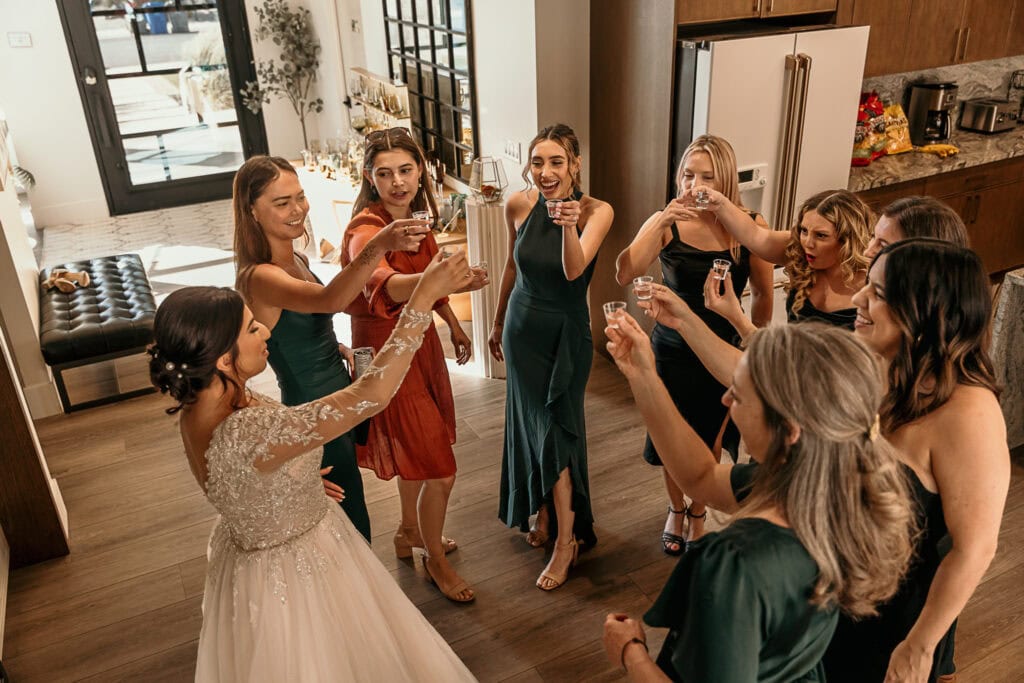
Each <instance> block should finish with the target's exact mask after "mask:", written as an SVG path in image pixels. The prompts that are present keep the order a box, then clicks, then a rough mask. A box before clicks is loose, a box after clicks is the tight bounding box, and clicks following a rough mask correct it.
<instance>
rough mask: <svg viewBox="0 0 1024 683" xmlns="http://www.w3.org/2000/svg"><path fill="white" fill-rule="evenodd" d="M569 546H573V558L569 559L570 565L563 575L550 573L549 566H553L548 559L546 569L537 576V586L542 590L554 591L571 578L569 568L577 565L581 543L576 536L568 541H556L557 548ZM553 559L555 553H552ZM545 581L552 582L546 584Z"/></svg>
mask: <svg viewBox="0 0 1024 683" xmlns="http://www.w3.org/2000/svg"><path fill="white" fill-rule="evenodd" d="M567 546H569V547H571V548H572V551H571V552H572V559H571V560H569V566H568V567H566V569H565V573H564V574H562V575H561V576H556V575H554V574H552V573H549V572H548V567H550V566H551V561H550V560H549V561H548V567H545V568H544V571H542V572H541V573H540V576H538V577H537V588H539V589H541V590H542V591H553V590H555V589H556V588H558V587H559V586H561V585H562V584H563V583H565V582H566V581H567V580H568V579H569V570H570V569H572V568H573V567H575V566H576V562H577V561H579V557H580V544H579V543H577V542H576V539H575V538H573V539H571V540H570V541H569V542H568V543H556V544H555V547H556V549H557V548H565V547H567ZM552 559H554V555H553V554H552ZM545 581H549V582H550V583H548V584H546V583H545Z"/></svg>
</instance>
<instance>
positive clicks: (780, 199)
mask: <svg viewBox="0 0 1024 683" xmlns="http://www.w3.org/2000/svg"><path fill="white" fill-rule="evenodd" d="M797 79H798V73H797V59H796V57H795V56H794V55H786V73H785V76H784V81H785V87H786V94H785V99H784V100H783V102H784V103H785V109H784V111H783V114H782V116H783V124H784V125H783V128H782V140H781V144H780V153H779V168H778V173H777V175H776V177H777V178H778V179H779V180H778V182H777V183H776V186H775V209H774V211H773V212H772V227H773V228H775V229H776V230H780V229H788V228H789V226H788V225H784V224H783V222H782V221H783V217H784V214H785V206H786V199H785V198H786V194H787V193H788V191H789V177H790V150H791V148H792V146H793V129H794V128H795V125H794V124H795V121H794V116H793V114H794V112H795V111H796V88H797Z"/></svg>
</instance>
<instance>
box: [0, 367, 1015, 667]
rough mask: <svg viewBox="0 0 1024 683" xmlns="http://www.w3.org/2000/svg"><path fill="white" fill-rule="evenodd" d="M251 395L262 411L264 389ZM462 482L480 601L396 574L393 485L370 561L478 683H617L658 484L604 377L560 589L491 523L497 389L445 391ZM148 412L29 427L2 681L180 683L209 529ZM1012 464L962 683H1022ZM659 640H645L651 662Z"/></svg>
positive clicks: (652, 571)
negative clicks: (575, 557)
mask: <svg viewBox="0 0 1024 683" xmlns="http://www.w3.org/2000/svg"><path fill="white" fill-rule="evenodd" d="M259 386H260V387H261V388H262V389H263V390H265V391H267V393H274V390H273V383H272V379H271V378H270V377H269V376H261V378H260V382H259ZM453 386H454V389H455V395H456V404H457V411H458V412H457V415H458V430H459V443H458V445H457V447H456V457H457V459H458V462H459V478H458V481H457V482H456V484H455V490H454V493H453V496H452V500H451V508H450V512H449V516H448V524H447V528H446V531H447V532H448V533H449V534H450V535H452V536H453V537H455V538H457V539H458V540H459V543H460V546H461V548H460V550H458V551H457V552H456V553H454V554H453V555H452V556H451V558H452V561H453V562H454V564H455V565H456V567H457V568H458V570H459V572H460V573H461V574H462V575H463V576H464V577H465V578H466V579H467V580H468V581H469V582H470V583H471V584H472V585H473V587H474V588H475V589H476V591H477V596H478V598H477V601H476V602H475V603H474V604H472V605H468V606H460V605H454V604H452V603H450V602H448V601H447V600H445V599H444V598H442V597H440V595H439V594H438V593H437V592H436V590H435V589H433V588H432V587H431V586H429V585H428V584H427V582H426V581H425V580H424V576H423V573H422V569H421V568H419V567H417V566H416V565H415V564H413V563H411V562H408V561H399V560H396V559H395V557H394V554H393V552H392V549H391V535H392V533H393V532H394V528H395V526H396V524H397V520H398V499H397V496H396V492H395V486H394V484H393V483H388V482H379V481H377V480H376V479H374V478H373V477H372V475H367V477H366V479H365V481H366V486H367V488H366V493H367V500H368V505H369V509H370V514H371V518H372V520H373V526H374V539H373V547H374V550H375V552H376V553H377V555H378V556H379V557H380V559H381V561H382V562H383V563H384V564H385V566H387V567H388V568H389V570H390V571H391V572H392V574H393V575H394V577H395V580H396V581H397V582H398V583H399V584H400V585H401V587H402V588H403V589H404V590H405V592H406V593H407V594H408V595H409V597H410V598H411V599H412V600H413V602H415V603H416V604H417V605H418V606H419V607H420V608H421V609H422V610H423V612H424V614H426V616H427V618H428V619H430V621H431V622H432V623H433V624H434V625H435V626H436V627H437V629H438V630H439V631H440V633H441V634H442V635H443V636H444V637H445V638H446V639H447V640H448V641H449V642H450V643H451V644H452V647H453V648H454V649H455V651H456V652H457V653H458V654H459V655H460V656H461V657H462V658H463V659H464V660H465V662H466V663H467V665H468V666H469V667H470V668H471V669H472V670H473V671H474V672H475V673H476V674H477V676H479V678H480V679H481V680H483V681H518V682H521V683H525V682H527V681H583V680H585V681H610V680H621V679H622V678H621V676H620V675H619V674H618V673H616V672H615V671H613V670H611V669H610V668H609V667H608V665H607V664H606V662H605V659H604V655H603V653H602V649H601V645H600V635H601V624H602V622H603V619H604V616H605V614H606V613H608V612H609V611H612V610H622V611H627V612H630V613H632V614H634V615H637V614H641V613H642V612H643V611H644V610H645V609H646V607H647V606H648V605H649V604H650V603H651V600H652V599H653V598H654V597H655V596H656V595H657V593H658V591H659V588H660V587H661V585H662V583H663V582H664V580H665V578H666V576H667V575H668V573H669V572H670V571H671V569H672V566H673V560H672V559H671V558H668V557H666V556H665V555H663V554H662V553H661V552H660V549H659V546H658V543H657V538H658V535H659V534H660V531H661V526H662V524H663V522H664V514H665V512H664V511H665V503H666V501H665V497H664V493H663V489H662V482H661V472H660V470H657V469H655V468H652V467H649V466H647V465H646V464H644V463H643V462H642V460H641V458H640V456H639V452H640V448H641V445H642V440H643V433H644V432H643V428H642V427H641V424H640V419H639V417H638V414H637V412H636V410H635V409H634V407H633V405H632V400H631V398H630V396H629V392H628V389H627V387H626V385H625V383H624V381H623V380H622V378H621V376H620V375H619V373H618V372H617V371H616V370H615V368H614V367H613V366H611V365H610V364H609V363H608V362H607V361H605V360H604V359H602V358H600V357H599V358H597V359H596V360H595V363H594V372H593V374H592V376H591V381H590V385H589V387H588V396H587V424H588V433H589V445H590V476H591V482H592V484H591V486H592V493H593V497H594V509H595V515H596V518H597V526H598V534H599V536H600V543H599V545H598V546H597V548H595V549H594V550H593V551H592V552H590V553H588V554H586V555H584V557H583V560H582V562H581V564H580V565H579V567H578V568H577V569H576V570H575V572H574V573H573V574H572V578H571V580H570V581H569V583H568V584H567V585H566V586H564V587H563V588H561V589H559V590H558V591H555V592H553V593H550V594H549V593H543V592H541V591H539V590H537V589H536V588H534V586H533V582H534V580H535V579H536V577H537V575H538V573H539V572H540V571H541V569H543V567H544V563H545V561H546V555H545V552H544V551H541V550H536V549H533V548H530V547H529V546H528V545H527V544H526V543H525V542H524V540H523V539H522V537H521V534H519V533H518V532H516V531H514V530H509V529H506V528H505V527H504V526H503V525H502V524H501V523H500V522H499V521H498V519H497V493H498V477H499V472H500V460H501V443H502V435H503V427H504V383H503V382H501V381H494V380H484V379H478V378H474V377H468V376H464V375H453ZM166 406H167V402H166V400H165V399H162V398H161V397H159V396H147V397H143V398H139V399H133V400H131V401H125V402H122V403H118V404H115V405H112V406H105V407H101V408H95V409H91V410H86V411H83V412H80V413H76V414H73V415H70V416H61V417H57V418H51V419H48V420H45V421H43V422H41V423H40V424H39V434H40V439H41V442H42V444H43V447H44V450H45V452H46V454H47V459H48V462H49V465H50V469H51V471H52V473H53V475H54V476H55V477H56V478H57V479H58V481H59V483H60V487H61V490H62V491H63V494H64V498H65V501H66V503H67V506H68V514H69V517H70V524H71V543H72V553H71V555H70V556H68V557H66V558H62V559H58V560H53V561H50V562H46V563H42V564H39V565H36V566H33V567H28V568H24V569H21V570H18V571H16V572H14V573H13V574H12V576H11V592H10V597H9V602H8V613H7V632H6V642H5V644H4V653H3V661H4V666H6V667H7V669H8V671H9V673H10V675H11V678H12V680H14V681H18V682H19V683H24V682H26V681H71V680H95V681H101V680H102V681H184V680H190V679H191V677H192V675H193V667H194V660H195V652H196V638H197V636H198V634H199V628H200V624H201V618H202V617H201V613H200V604H201V597H202V590H203V575H204V571H205V563H206V558H205V552H206V541H207V536H208V534H209V531H210V528H211V525H212V523H213V519H214V512H213V509H212V508H211V507H210V506H209V504H208V503H206V501H205V500H204V499H203V497H202V495H201V494H200V492H199V489H198V487H197V486H196V484H195V482H194V481H193V479H192V476H191V474H190V473H189V471H188V466H187V464H186V461H185V458H184V456H183V455H182V452H181V445H180V441H179V439H178V435H177V432H176V428H175V420H174V418H171V417H168V416H166V415H164V413H163V409H164V408H165V407H166ZM1022 584H1024V452H1018V453H1016V454H1015V462H1014V471H1013V485H1012V489H1011V494H1010V501H1009V503H1008V505H1007V511H1006V516H1005V518H1004V524H1003V532H1002V542H1001V545H1000V550H999V555H998V557H997V559H996V561H995V563H994V564H993V566H992V568H991V570H990V571H989V572H988V575H987V576H986V577H985V581H984V583H983V584H982V585H981V587H980V589H979V590H978V592H977V594H976V595H975V596H974V598H973V599H972V600H971V602H970V604H969V605H968V607H967V609H966V611H965V612H964V615H963V618H962V619H961V622H960V628H959V631H958V647H957V653H958V657H957V659H958V663H959V665H960V668H961V678H960V680H961V681H984V682H986V683H988V682H991V681H1016V680H1021V678H1024V616H1022V615H1024V591H1021V589H1020V586H1021V585H1022ZM662 638H663V633H660V632H652V633H651V634H650V639H651V644H652V651H655V650H656V648H657V647H658V646H660V642H661V639H662Z"/></svg>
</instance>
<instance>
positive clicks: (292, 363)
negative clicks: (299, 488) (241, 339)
mask: <svg viewBox="0 0 1024 683" xmlns="http://www.w3.org/2000/svg"><path fill="white" fill-rule="evenodd" d="M333 318H334V316H333V315H332V314H329V313H296V312H295V311H289V310H282V311H281V317H280V318H278V320H277V324H276V325H274V329H273V330H271V333H270V339H269V340H268V341H267V348H268V350H269V351H270V357H269V359H268V360H269V361H270V366H271V367H272V368H274V372H275V373H276V374H277V385H278V386H279V387H280V388H281V403H283V404H285V405H286V406H295V405H300V404H303V403H308V402H309V401H313V400H315V399H318V398H322V397H324V396H327V395H328V394H332V393H334V392H335V391H338V390H339V389H344V388H345V387H347V386H348V385H349V384H351V383H352V380H351V378H350V377H349V374H348V368H346V367H345V363H344V359H343V358H342V355H341V353H340V352H339V351H338V339H337V337H336V336H335V335H334V324H333ZM356 429H358V427H357V428H356ZM354 431H356V430H353V431H351V432H347V433H345V434H342V435H341V436H339V437H338V438H336V439H334V440H333V441H331V442H329V443H327V444H325V445H324V457H323V467H329V466H330V467H333V468H334V469H333V470H331V471H330V473H328V475H327V479H329V480H330V481H332V482H334V483H335V484H337V485H338V486H340V487H341V488H343V489H344V490H345V500H343V501H342V503H341V508H342V509H343V510H344V511H345V512H346V513H347V514H348V518H349V519H350V520H351V521H352V524H354V525H355V527H356V528H357V529H358V530H359V533H361V534H362V535H363V536H365V537H366V540H367V541H369V540H370V515H369V513H368V512H367V511H366V499H365V497H364V496H363V479H362V477H361V476H360V475H359V466H358V465H357V464H356V447H355V439H354V436H353V432H354Z"/></svg>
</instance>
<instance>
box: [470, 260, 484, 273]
mask: <svg viewBox="0 0 1024 683" xmlns="http://www.w3.org/2000/svg"><path fill="white" fill-rule="evenodd" d="M473 270H483V271H486V270H487V261H481V262H480V263H478V264H476V265H475V266H473Z"/></svg>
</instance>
